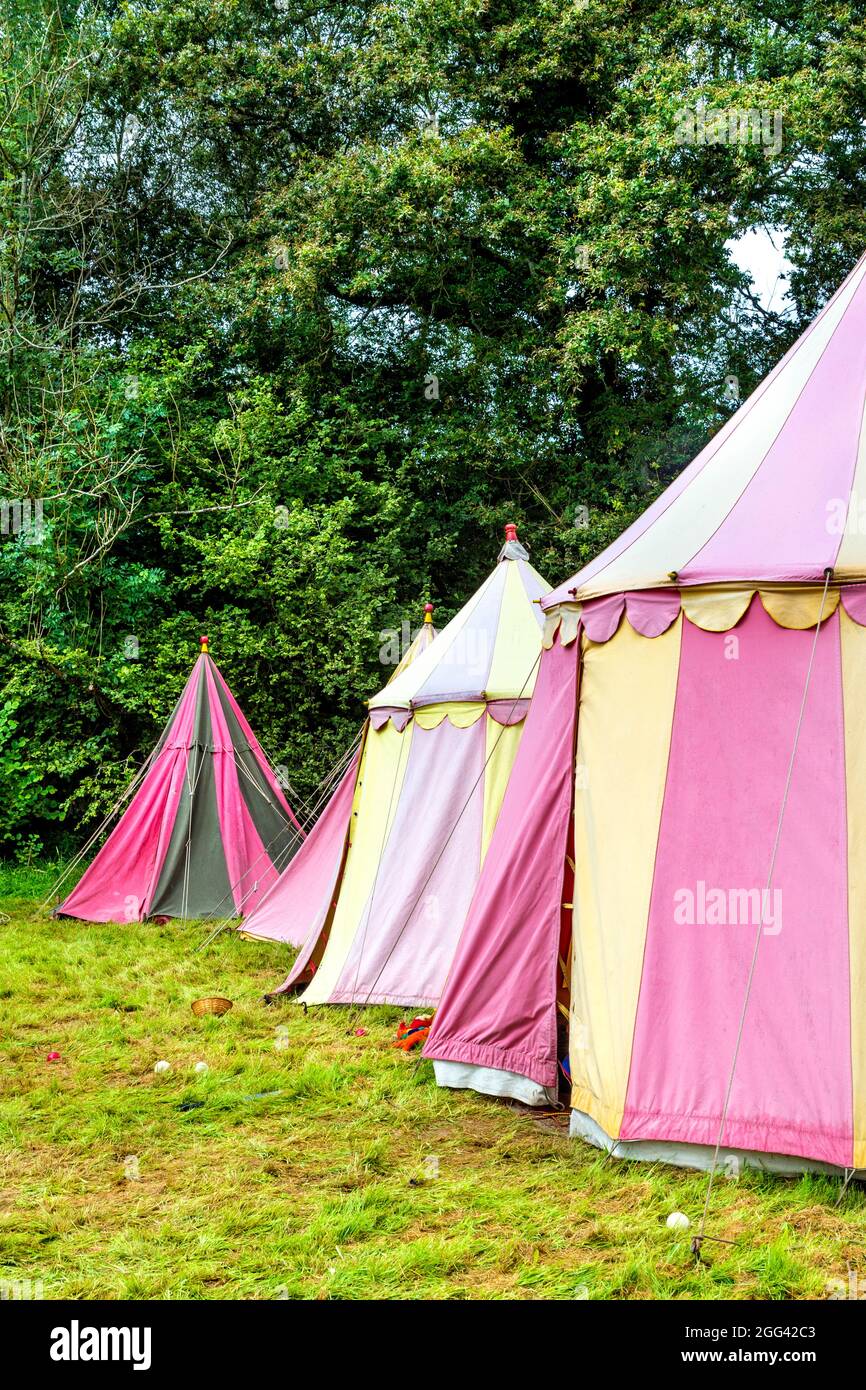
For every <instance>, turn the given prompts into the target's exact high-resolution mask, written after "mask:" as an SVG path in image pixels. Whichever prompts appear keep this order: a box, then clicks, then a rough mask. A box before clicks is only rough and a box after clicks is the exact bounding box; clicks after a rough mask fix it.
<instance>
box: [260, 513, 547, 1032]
mask: <svg viewBox="0 0 866 1390" xmlns="http://www.w3.org/2000/svg"><path fill="white" fill-rule="evenodd" d="M548 591H549V589H548V585H547V584H545V582H544V580H543V579H542V578H541V577H540V575H538V574H536V572H535V570H534V569H533V568H532V566H531V565H530V564H529V558H528V555H527V553H526V550H525V549H524V548H523V546H522V545H521V544H520V543H519V541H518V540H517V538H516V533H515V532H514V528H513V527H509V528H507V539H506V543H505V546H504V548H503V550H502V552H501V555H500V560H499V563H498V564H497V566H496V568H495V569H494V570H493V572H492V573H491V575H490V576H489V577H488V579H487V580H486V581H485V582H484V584H482V586H481V588H480V589H479V590H478V591H477V593H476V594H474V595H473V597H472V598H471V599H470V600H469V602H468V603H467V604H466V605H465V606H464V607H463V608H462V609H461V610H460V612H459V613H458V614H457V615H456V617H454V618H453V619H452V620H451V622H450V623H449V624H448V625H447V627H445V628H444V629H443V631H442V632H441V633H440V634H439V635H438V636H437V637H436V639H435V640H434V641H433V642H432V643H431V644H430V645H429V646H428V647H427V648H426V650H424V651H422V652H421V653H420V654H418V655H416V656H415V659H414V660H413V661H412V662H411V663H410V664H408V665H406V666H405V667H404V669H403V670H401V671H400V672H399V674H398V675H396V677H395V678H394V679H393V680H392V681H390V682H389V683H388V684H387V685H386V686H385V687H384V688H383V689H382V690H381V691H380V692H379V693H378V694H377V695H375V696H374V697H373V699H372V700H370V701H369V719H368V722H367V726H366V731H365V735H364V740H363V744H362V747H361V750H360V755H359V761H358V764H357V767H355V768H353V769H351V770H350V773H349V774H348V775H347V777H346V778H345V779H344V782H343V783H342V784H341V786H340V788H339V790H338V792H337V794H336V796H335V798H334V802H333V803H332V805H331V806H330V807H329V808H328V810H327V811H326V812H325V813H324V815H323V817H322V820H321V821H320V822H319V824H318V826H317V828H316V831H314V833H313V835H311V836H310V840H309V841H308V843H307V845H305V846H304V851H303V852H302V854H300V855H298V857H297V859H296V860H295V861H294V862H293V863H292V865H290V867H289V869H288V870H287V871H286V873H285V874H284V875H283V879H282V880H281V882H280V884H279V886H278V888H277V889H275V890H274V893H273V894H272V897H271V904H278V912H276V913H275V912H274V911H273V910H272V906H271V904H269V902H268V901H266V902H265V903H264V904H263V905H262V907H261V908H260V910H259V912H258V913H257V914H255V915H254V916H253V917H251V918H250V919H249V920H248V921H247V922H246V923H245V924H244V931H245V933H246V934H249V935H273V934H275V928H276V930H279V917H280V916H282V920H283V922H284V924H285V930H286V931H288V930H290V929H294V930H297V929H298V928H300V929H301V930H302V931H303V944H302V947H301V950H300V952H299V955H298V957H297V960H296V962H295V965H294V967H293V969H292V971H291V974H290V975H289V977H288V979H287V980H286V982H285V984H284V985H283V986H282V990H285V991H287V990H290V989H295V988H297V987H299V986H306V988H305V990H304V993H303V995H302V999H303V1002H305V1003H315V1004H321V1003H349V1002H353V1001H355V1002H363V1003H374V1004H376V1003H391V1004H401V1005H430V1004H435V1003H436V1002H437V1001H438V999H439V996H440V993H441V991H442V987H443V985H444V982H445V978H446V976H447V973H448V969H449V966H450V964H451V960H452V957H453V953H454V948H455V945H456V943H457V939H458V937H459V935H460V931H461V928H462V926H463V920H464V917H465V913H466V909H467V908H468V906H469V902H470V900H471V898H472V894H473V891H474V889H475V885H476V882H477V880H478V875H479V872H480V869H481V866H482V864H483V862H484V859H485V856H486V854H487V850H488V846H489V844H490V840H491V836H492V834H493V830H494V827H495V825H496V820H497V817H498V815H499V809H500V806H501V804H502V796H503V792H504V790H505V787H506V785H507V782H508V776H509V774H510V771H511V767H512V764H513V761H514V756H515V754H516V752H517V748H518V746H519V744H520V737H521V733H522V729H523V723H524V719H525V716H526V711H527V709H528V708H529V704H530V697H531V696H532V691H533V688H534V685H535V675H536V671H537V667H538V663H539V658H540V653H541V632H542V624H543V619H542V614H541V609H540V603H539V600H540V599H541V598H542V597H543V595H544V594H546V593H547V592H548ZM326 818H328V819H326ZM319 832H321V834H320V836H319V838H318V840H317V836H318V835H319ZM275 917H276V918H277V921H276V922H275V920H274V919H275Z"/></svg>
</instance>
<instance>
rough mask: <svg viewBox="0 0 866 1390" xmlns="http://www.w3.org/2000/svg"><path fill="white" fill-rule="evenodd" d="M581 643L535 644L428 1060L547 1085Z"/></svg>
mask: <svg viewBox="0 0 866 1390" xmlns="http://www.w3.org/2000/svg"><path fill="white" fill-rule="evenodd" d="M577 663H578V644H577V643H572V644H571V645H570V646H568V647H561V646H560V644H559V642H558V641H555V642H554V644H553V646H552V647H551V648H550V650H549V651H545V652H543V653H542V658H541V665H540V667H539V672H538V681H537V683H536V687H535V694H534V696H533V699H532V702H531V704H530V706H529V713H528V715H527V716H526V723H525V725H524V731H523V738H522V739H521V743H520V748H519V750H518V753H517V758H516V760H515V763H514V767H513V769H512V773H511V778H510V781H509V783H508V789H507V791H506V793H505V798H504V800H503V803H502V810H501V811H500V813H499V820H498V821H497V823H496V829H495V831H494V832H493V839H492V840H491V843H490V849H489V851H488V854H487V858H486V859H485V861H484V869H483V871H482V874H481V878H480V881H479V883H478V887H477V889H476V892H475V896H474V898H473V900H472V906H471V908H470V910H469V914H468V917H467V919H466V926H465V928H464V930H463V934H462V936H461V938H460V943H459V946H458V948H457V952H456V955H455V958H454V964H453V966H452V967H451V973H450V975H449V976H448V983H447V985H446V986H445V990H444V991H443V994H442V1001H441V1004H440V1006H439V1009H438V1012H437V1014H436V1017H435V1019H434V1021H433V1027H432V1029H431V1031H430V1037H429V1039H428V1041H427V1046H426V1047H425V1048H424V1056H425V1057H435V1058H437V1059H439V1060H440V1061H453V1062H472V1063H476V1064H478V1065H481V1066H487V1067H497V1068H499V1069H500V1070H502V1071H514V1072H519V1073H520V1074H521V1075H522V1076H528V1077H530V1078H531V1080H533V1081H536V1082H538V1084H539V1085H541V1086H555V1085H556V1068H557V1056H556V969H557V950H558V943H559V931H560V921H561V912H560V907H561V903H562V885H563V875H564V872H565V851H566V843H567V838H568V821H569V816H570V814H571V802H572V776H573V762H574V725H575V718H576V713H577V672H578V664H577Z"/></svg>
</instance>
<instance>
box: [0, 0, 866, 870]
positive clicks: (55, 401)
mask: <svg viewBox="0 0 866 1390" xmlns="http://www.w3.org/2000/svg"><path fill="white" fill-rule="evenodd" d="M864 23H866V21H864V16H863V14H862V13H861V9H860V7H858V6H855V5H853V4H841V3H834V0H831V2H830V3H829V4H824V5H822V6H820V7H818V6H814V5H808V4H807V5H803V4H802V3H800V4H797V5H794V4H792V3H791V4H787V3H781V2H778V0H772V2H770V0H766V2H765V3H760V4H758V5H756V6H751V7H749V10H748V13H746V12H745V11H743V12H739V11H731V10H725V11H719V10H718V9H717V7H714V6H710V5H708V4H704V3H697V4H693V5H690V6H688V7H683V6H682V5H677V4H674V3H671V0H644V3H641V4H634V3H629V0H595V2H594V3H593V4H592V5H589V4H588V3H585V0H566V3H565V4H552V3H550V0H541V3H539V0H531V3H530V0H437V3H436V4H433V3H431V0H403V3H401V4H399V5H398V4H394V3H391V2H389V0H379V3H373V2H372V0H366V3H365V2H364V0H355V3H352V2H351V0H345V2H344V3H340V2H339V0H338V2H337V3H324V2H323V0H322V2H321V3H317V0H267V3H265V0H223V2H222V3H221V4H220V5H218V6H215V5H212V4H211V3H208V2H207V0H179V2H175V3H171V4H169V3H167V0H130V2H129V3H124V4H114V3H109V4H108V5H107V6H106V5H101V6H96V5H91V4H89V3H87V0H85V3H84V4H83V5H76V6H74V7H73V6H71V5H64V4H61V3H58V0H23V3H21V4H19V5H18V6H17V8H16V15H15V16H14V17H12V18H9V19H6V20H4V21H3V26H2V31H0V68H2V72H0V77H2V79H3V82H2V90H3V95H2V96H0V215H2V222H3V226H4V228H6V229H7V230H6V232H5V234H4V236H3V239H2V243H0V305H2V319H0V451H2V468H3V473H4V481H3V484H2V487H3V491H4V494H5V496H6V498H7V501H9V500H12V499H18V500H19V504H22V503H23V502H24V501H25V500H27V499H30V500H31V501H32V502H33V503H34V505H35V501H36V499H40V500H41V505H42V508H43V514H42V520H41V531H40V536H39V543H32V542H33V541H34V536H33V535H32V534H24V535H21V534H19V535H17V536H16V535H3V536H0V580H2V583H0V767H2V769H3V772H4V787H5V789H6V790H7V795H6V796H5V797H4V801H3V805H2V809H0V846H3V845H5V846H6V848H7V849H8V850H11V851H13V852H17V853H31V852H33V851H34V850H38V849H39V847H40V846H42V845H52V844H55V843H61V845H62V839H63V835H64V833H77V830H76V828H77V826H78V823H79V822H80V821H84V822H89V821H90V820H92V819H93V818H94V817H95V816H96V815H97V814H98V813H99V812H100V811H101V810H103V809H104V808H105V807H106V806H107V805H108V804H110V803H111V801H112V800H113V798H114V796H115V794H116V792H117V789H118V788H119V786H120V785H121V784H122V782H123V780H124V778H125V777H126V776H127V775H128V772H129V770H130V768H131V767H132V766H133V765H134V764H135V762H136V761H137V760H139V759H140V758H141V757H142V756H143V755H144V753H145V751H146V749H147V748H148V747H149V746H150V744H151V742H152V740H153V738H154V736H155V733H156V730H157V729H158V727H159V725H160V723H161V721H162V720H163V719H164V718H165V716H166V715H167V713H168V711H169V709H170V708H171V705H172V704H173V702H174V700H175V698H176V695H177V692H178V689H179V686H180V683H181V681H182V679H183V677H184V675H185V673H186V671H187V669H188V667H189V665H190V662H191V659H192V656H193V654H194V651H195V650H196V646H197V637H198V635H199V632H200V631H208V632H209V635H210V636H211V638H212V644H213V650H214V653H215V655H216V657H217V659H218V660H219V661H220V663H221V664H222V665H223V667H224V669H225V671H226V674H227V676H228V678H229V680H230V681H231V682H232V683H233V685H234V686H236V688H237V690H238V694H239V696H240V698H241V701H242V703H243V704H244V706H245V708H246V709H247V712H248V714H249V716H250V719H251V722H252V723H253V725H254V727H256V728H257V729H258V731H259V732H260V734H261V735H262V737H263V740H264V742H265V744H266V746H267V747H268V748H269V749H270V750H271V751H272V752H273V753H274V754H275V756H277V757H278V758H279V760H280V761H281V762H284V763H286V764H287V765H288V766H289V768H290V769H291V773H292V779H293V781H294V782H296V783H297V785H298V786H299V789H300V791H301V792H302V794H308V793H309V792H310V791H311V790H312V788H313V787H314V786H315V785H316V783H317V782H318V781H319V779H320V777H321V776H322V775H323V774H324V772H325V771H326V770H327V768H328V766H329V765H330V763H332V762H333V761H334V760H335V759H336V757H337V756H338V754H339V752H340V751H341V749H342V747H343V746H344V745H345V744H346V743H347V742H348V740H349V739H350V737H351V735H352V733H353V732H354V730H355V729H356V727H357V725H358V723H359V722H360V720H361V718H362V717H363V700H364V698H365V697H366V696H367V695H369V694H371V693H372V692H373V691H374V690H375V689H376V688H377V687H378V685H380V684H381V683H382V680H383V679H384V676H385V674H386V670H385V669H383V665H382V663H381V662H380V660H379V653H380V648H381V647H382V646H383V638H382V633H383V632H384V631H385V630H387V629H391V628H399V627H400V624H401V622H402V621H403V620H404V619H408V620H409V621H411V622H415V621H417V620H418V618H419V617H420V611H421V605H422V604H423V602H424V600H426V599H427V598H428V597H429V598H432V599H433V600H434V601H435V602H436V604H437V618H438V619H440V620H444V619H445V618H447V617H448V616H450V614H451V613H452V612H453V611H454V610H455V609H456V608H457V606H459V604H460V603H461V602H462V601H463V599H464V598H465V596H466V595H467V594H468V593H469V592H470V591H471V590H472V588H474V587H475V586H476V585H477V584H478V583H479V582H480V581H481V579H482V578H483V577H484V575H485V574H486V573H487V572H488V570H489V568H490V567H491V565H492V563H493V561H494V559H495V555H496V553H497V550H498V546H499V538H500V535H501V526H502V524H503V522H505V521H509V520H514V521H516V522H517V523H518V526H519V528H520V531H521V535H522V536H523V537H524V538H525V539H526V540H527V541H528V542H529V544H530V546H531V547H532V553H533V559H534V561H535V563H536V565H537V567H538V568H539V569H541V570H542V572H545V573H546V574H547V575H548V576H549V577H550V578H551V580H556V579H559V578H561V577H562V576H563V575H564V574H566V573H569V572H570V571H572V570H573V569H575V568H577V567H578V566H579V565H580V564H581V563H582V562H584V561H585V560H587V559H588V558H590V557H591V556H592V555H593V554H594V553H596V552H597V550H598V549H599V548H600V547H601V546H602V545H604V544H606V543H607V541H608V540H610V539H611V538H612V537H613V536H615V535H616V534H618V532H619V531H620V530H621V529H622V528H623V527H624V526H625V525H627V524H628V522H629V521H630V520H631V519H632V518H633V517H634V516H635V515H636V514H637V513H638V512H639V511H641V510H642V509H643V508H644V507H645V506H646V505H647V504H648V503H649V502H650V501H651V500H652V498H653V497H654V496H655V495H656V493H657V492H658V490H659V489H660V488H661V487H662V486H664V485H665V484H666V483H667V482H668V481H669V480H670V479H671V478H672V477H674V476H675V475H676V473H677V472H678V471H679V469H680V468H681V467H682V466H683V465H684V464H685V463H686V462H687V461H688V459H689V458H690V457H692V456H693V454H694V453H695V452H697V450H698V449H699V448H700V447H701V446H702V445H703V443H704V442H705V441H706V440H707V438H708V437H709V436H710V435H711V434H712V433H713V431H714V430H716V429H717V428H718V427H719V425H720V424H721V423H722V422H723V421H724V419H726V418H727V416H728V414H729V413H730V411H731V410H732V409H733V407H734V404H735V402H734V401H733V400H731V399H730V398H729V394H728V393H726V389H725V379H726V378H727V377H729V376H731V375H732V374H733V375H735V376H736V377H737V378H738V380H739V384H740V391H741V393H742V394H745V393H746V392H747V391H748V390H749V389H751V387H752V386H753V385H754V384H755V382H756V381H757V380H758V379H759V378H760V377H761V376H762V375H763V374H764V373H765V372H766V371H767V370H768V369H769V367H770V366H771V365H772V364H773V362H774V361H775V360H777V358H778V357H779V355H780V354H781V353H782V351H783V350H784V349H785V348H786V347H787V346H788V345H789V343H790V342H791V341H792V340H793V337H794V336H795V335H796V333H797V332H798V331H799V330H800V328H801V327H802V326H803V324H804V322H805V321H806V319H808V318H809V317H811V316H812V314H813V313H814V312H815V310H816V308H817V307H818V306H819V305H820V303H821V302H822V301H823V299H824V298H825V297H826V295H827V293H828V292H829V291H830V290H831V289H832V288H833V287H834V286H835V284H836V283H837V282H838V281H839V280H840V279H841V277H842V276H843V275H844V273H845V272H846V271H847V270H848V269H849V268H850V266H851V265H852V264H853V261H854V260H855V259H856V256H857V255H859V254H860V252H861V250H862V249H863V248H862V243H863V241H864V213H863V207H864V197H863V194H864V189H863V187H862V184H863V179H864V173H863V171H864V159H863V134H862V132H863V129H864V119H863V118H864V108H866V93H864V79H863V76H862V62H861V54H862V47H863V41H864ZM714 111H722V112H724V113H725V116H724V119H723V122H722V125H721V127H718V126H717V125H714V121H713V117H712V113H713V112H714ZM749 113H756V115H757V118H758V124H757V126H755V124H754V119H753V117H751V116H750V114H749ZM777 113H778V115H777ZM731 119H733V121H734V128H735V135H736V138H734V139H731V138H730V130H731V124H730V121H731ZM777 120H781V127H780V128H779V127H778V125H777ZM743 136H745V138H743ZM756 137H757V138H756ZM754 227H770V228H775V229H778V231H779V234H780V235H785V236H786V237H787V247H788V253H789V255H790V258H791V260H792V264H793V274H792V277H791V286H790V289H791V297H790V301H789V304H788V306H787V307H785V308H784V309H776V310H773V309H770V310H768V309H767V308H766V306H762V305H760V304H758V303H756V302H755V300H754V298H753V296H752V295H751V294H750V290H749V286H748V284H747V282H746V280H745V277H744V276H743V275H742V274H740V273H739V272H738V271H737V270H736V268H735V266H734V265H733V263H732V261H731V258H730V255H729V250H728V247H729V243H730V242H731V240H732V239H734V238H736V237H737V236H739V235H740V234H742V233H743V232H744V231H746V230H748V229H750V228H754ZM7 511H8V507H7ZM130 636H132V637H135V638H136V639H137V641H138V644H139V645H138V657H137V659H136V658H134V657H131V656H130V655H129V652H130V650H131V647H130V644H129V643H128V642H127V641H126V639H127V638H128V637H130Z"/></svg>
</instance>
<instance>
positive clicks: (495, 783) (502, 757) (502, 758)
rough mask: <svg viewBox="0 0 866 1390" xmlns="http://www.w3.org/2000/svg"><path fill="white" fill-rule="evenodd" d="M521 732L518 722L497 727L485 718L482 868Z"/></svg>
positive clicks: (521, 723)
mask: <svg viewBox="0 0 866 1390" xmlns="http://www.w3.org/2000/svg"><path fill="white" fill-rule="evenodd" d="M522 732H523V721H522V720H521V722H520V723H519V724H507V725H506V724H497V722H496V720H495V719H491V718H490V717H489V716H488V719H487V739H486V746H485V749H484V761H485V764H486V766H485V770H484V817H483V820H482V824H481V863H482V864H483V863H484V860H485V858H486V857H487V850H488V847H489V845H490V841H491V839H492V837H493V832H494V830H495V829H496V822H497V820H498V819H499V812H500V809H501V807H502V798H503V797H504V795H505V788H506V787H507V786H508V779H509V777H510V776H511V769H512V767H513V766H514V759H515V758H516V757H517V750H518V748H519V747H520V736H521V734H522Z"/></svg>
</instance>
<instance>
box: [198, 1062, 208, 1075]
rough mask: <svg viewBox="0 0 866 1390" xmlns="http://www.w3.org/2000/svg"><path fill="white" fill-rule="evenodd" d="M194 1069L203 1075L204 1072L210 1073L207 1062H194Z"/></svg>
mask: <svg viewBox="0 0 866 1390" xmlns="http://www.w3.org/2000/svg"><path fill="white" fill-rule="evenodd" d="M195 1069H196V1071H198V1072H201V1073H202V1074H204V1072H206V1071H210V1067H209V1066H208V1064H207V1062H196V1064H195Z"/></svg>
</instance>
